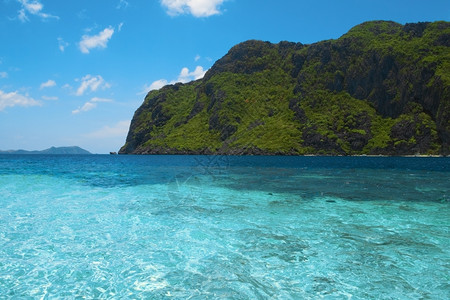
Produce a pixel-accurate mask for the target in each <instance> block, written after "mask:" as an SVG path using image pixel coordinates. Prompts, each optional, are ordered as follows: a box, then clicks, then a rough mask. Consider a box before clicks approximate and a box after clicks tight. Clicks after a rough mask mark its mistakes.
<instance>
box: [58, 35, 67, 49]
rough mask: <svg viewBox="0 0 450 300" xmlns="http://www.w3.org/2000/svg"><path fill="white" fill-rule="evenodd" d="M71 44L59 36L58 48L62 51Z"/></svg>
mask: <svg viewBox="0 0 450 300" xmlns="http://www.w3.org/2000/svg"><path fill="white" fill-rule="evenodd" d="M68 46H69V43H67V42H65V41H64V40H63V39H62V38H60V37H59V38H58V48H59V50H60V51H61V52H64V50H65V49H66V48H67V47H68Z"/></svg>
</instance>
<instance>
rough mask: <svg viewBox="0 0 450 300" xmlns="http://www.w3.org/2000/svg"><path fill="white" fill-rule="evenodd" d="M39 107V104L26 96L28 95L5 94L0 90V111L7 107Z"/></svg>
mask: <svg viewBox="0 0 450 300" xmlns="http://www.w3.org/2000/svg"><path fill="white" fill-rule="evenodd" d="M39 105H41V103H40V102H39V101H36V100H34V99H33V98H31V97H30V96H28V94H25V95H21V94H19V93H18V92H17V91H15V92H10V93H5V92H4V91H2V90H0V111H2V110H4V109H5V108H7V107H14V106H23V107H28V106H39Z"/></svg>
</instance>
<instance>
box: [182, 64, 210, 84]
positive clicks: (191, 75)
mask: <svg viewBox="0 0 450 300" xmlns="http://www.w3.org/2000/svg"><path fill="white" fill-rule="evenodd" d="M205 73H206V71H205V70H203V67H202V66H197V67H196V68H195V70H194V71H192V72H189V69H188V68H183V69H181V72H180V75H179V76H178V80H177V82H182V83H186V82H189V81H192V80H197V79H200V78H203V76H205Z"/></svg>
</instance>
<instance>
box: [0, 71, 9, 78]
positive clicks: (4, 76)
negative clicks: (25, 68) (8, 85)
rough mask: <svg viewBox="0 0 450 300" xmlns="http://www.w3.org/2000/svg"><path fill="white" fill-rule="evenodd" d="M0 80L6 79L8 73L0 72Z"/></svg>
mask: <svg viewBox="0 0 450 300" xmlns="http://www.w3.org/2000/svg"><path fill="white" fill-rule="evenodd" d="M0 78H8V73H6V72H0Z"/></svg>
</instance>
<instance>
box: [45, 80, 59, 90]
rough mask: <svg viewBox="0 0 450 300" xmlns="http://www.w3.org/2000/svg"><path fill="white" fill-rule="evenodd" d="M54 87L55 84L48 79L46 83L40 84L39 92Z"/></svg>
mask: <svg viewBox="0 0 450 300" xmlns="http://www.w3.org/2000/svg"><path fill="white" fill-rule="evenodd" d="M55 85H56V82H55V81H54V80H51V79H49V80H48V81H46V82H43V83H41V90H42V89H44V88H48V87H52V86H55Z"/></svg>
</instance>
